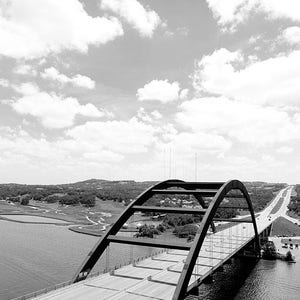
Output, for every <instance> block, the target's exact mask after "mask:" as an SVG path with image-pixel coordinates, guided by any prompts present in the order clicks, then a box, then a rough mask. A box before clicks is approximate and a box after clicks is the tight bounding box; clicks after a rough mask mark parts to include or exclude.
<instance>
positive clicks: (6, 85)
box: [0, 78, 9, 87]
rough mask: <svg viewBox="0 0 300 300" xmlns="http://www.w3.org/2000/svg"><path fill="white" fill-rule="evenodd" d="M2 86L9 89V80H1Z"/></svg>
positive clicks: (0, 84)
mask: <svg viewBox="0 0 300 300" xmlns="http://www.w3.org/2000/svg"><path fill="white" fill-rule="evenodd" d="M0 86H3V87H9V82H8V80H6V79H2V78H0Z"/></svg>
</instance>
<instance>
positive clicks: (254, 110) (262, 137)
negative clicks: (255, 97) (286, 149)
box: [176, 97, 300, 147]
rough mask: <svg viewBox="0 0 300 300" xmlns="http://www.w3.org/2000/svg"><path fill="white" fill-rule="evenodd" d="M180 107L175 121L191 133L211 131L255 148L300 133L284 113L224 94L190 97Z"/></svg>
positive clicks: (299, 129) (284, 140)
mask: <svg viewBox="0 0 300 300" xmlns="http://www.w3.org/2000/svg"><path fill="white" fill-rule="evenodd" d="M180 109H181V112H179V113H178V114H177V116H176V119H177V121H178V122H179V123H180V124H182V125H185V126H186V125H188V126H190V128H191V129H192V130H193V132H194V133H197V132H207V133H212V132H213V133H215V134H217V135H221V136H224V137H227V138H230V140H235V141H238V142H241V143H245V144H251V145H252V146H256V147H262V146H267V145H272V144H274V143H283V142H287V141H291V140H295V139H297V138H298V137H299V133H300V126H299V123H297V121H296V120H294V119H293V118H292V117H290V116H289V114H288V113H287V112H284V111H282V110H279V109H276V108H273V107H262V106H258V105H253V104H248V103H243V102H237V101H232V100H229V99H227V98H225V97H207V98H199V99H193V100H191V101H186V102H184V103H182V104H181V105H180Z"/></svg>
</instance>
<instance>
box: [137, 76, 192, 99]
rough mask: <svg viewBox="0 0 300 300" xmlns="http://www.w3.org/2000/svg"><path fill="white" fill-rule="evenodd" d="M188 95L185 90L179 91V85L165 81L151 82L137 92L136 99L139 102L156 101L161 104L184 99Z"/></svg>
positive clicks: (175, 82)
mask: <svg viewBox="0 0 300 300" xmlns="http://www.w3.org/2000/svg"><path fill="white" fill-rule="evenodd" d="M187 94H188V90H187V89H183V90H181V89H180V86H179V83H178V82H177V81H174V82H173V83H170V82H169V81H168V80H167V79H166V80H152V81H151V82H149V83H147V84H145V85H144V87H143V88H140V89H138V90H137V94H136V95H137V98H138V100H140V101H148V100H156V101H161V102H163V103H168V102H172V101H176V100H178V99H185V98H186V96H187Z"/></svg>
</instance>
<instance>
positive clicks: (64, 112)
mask: <svg viewBox="0 0 300 300" xmlns="http://www.w3.org/2000/svg"><path fill="white" fill-rule="evenodd" d="M19 92H20V93H22V94H23V96H22V97H21V98H19V99H17V100H16V101H12V102H11V104H10V105H11V106H12V107H13V109H14V110H15V111H16V112H17V113H19V114H22V115H31V116H33V117H36V118H38V119H40V121H41V122H42V124H43V125H44V126H45V127H48V128H64V127H68V126H71V125H73V124H74V119H75V116H76V115H81V116H85V117H96V118H98V117H101V116H103V113H102V112H101V111H99V110H98V109H97V108H96V107H95V106H94V105H93V104H91V103H88V104H85V105H81V104H80V103H79V102H78V100H77V99H75V98H72V97H67V98H64V97H62V96H58V95H55V94H54V93H52V94H48V93H46V92H42V91H39V89H38V88H37V86H35V85H32V84H29V83H28V84H23V85H22V86H21V87H20V88H19Z"/></svg>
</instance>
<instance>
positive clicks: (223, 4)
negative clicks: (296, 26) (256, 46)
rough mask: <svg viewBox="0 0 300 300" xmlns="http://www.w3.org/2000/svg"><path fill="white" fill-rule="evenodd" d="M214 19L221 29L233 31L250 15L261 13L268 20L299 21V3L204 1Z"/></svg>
mask: <svg viewBox="0 0 300 300" xmlns="http://www.w3.org/2000/svg"><path fill="white" fill-rule="evenodd" d="M206 2H207V3H208V7H209V8H210V9H211V10H212V12H213V15H214V17H215V18H216V19H217V20H218V23H219V24H220V25H221V26H223V27H229V29H234V28H235V27H236V25H237V24H239V23H243V22H245V21H246V20H247V19H248V18H249V16H250V15H251V14H255V13H256V14H257V13H263V14H264V15H266V18H268V19H289V20H292V21H296V22H299V21H300V2H299V1H298V0H286V1H273V0H251V1H249V0H231V1H220V0H206Z"/></svg>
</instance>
